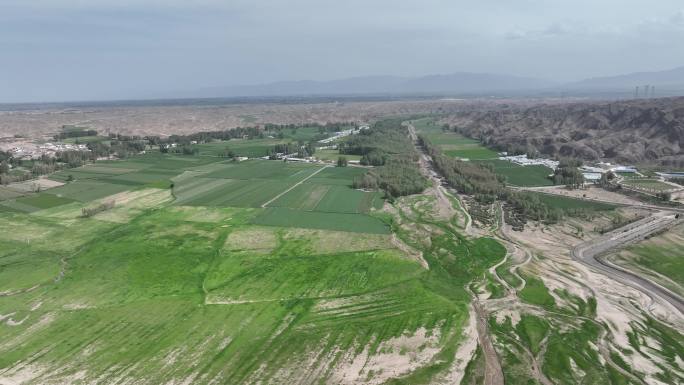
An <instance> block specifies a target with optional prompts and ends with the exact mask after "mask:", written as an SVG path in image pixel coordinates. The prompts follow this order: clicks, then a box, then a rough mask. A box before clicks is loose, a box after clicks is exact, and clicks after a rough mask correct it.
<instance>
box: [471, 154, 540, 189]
mask: <svg viewBox="0 0 684 385" xmlns="http://www.w3.org/2000/svg"><path fill="white" fill-rule="evenodd" d="M479 162H481V163H484V164H491V165H492V166H493V168H494V172H495V173H496V174H499V175H503V176H505V177H506V183H508V184H510V185H513V186H520V187H537V186H552V185H553V181H552V180H551V179H550V178H549V177H548V176H549V175H550V174H553V170H552V169H550V168H548V167H546V166H542V165H531V166H521V165H518V164H515V163H513V162H509V161H507V160H501V159H490V160H482V161H479Z"/></svg>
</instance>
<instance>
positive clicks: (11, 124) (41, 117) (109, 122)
mask: <svg viewBox="0 0 684 385" xmlns="http://www.w3.org/2000/svg"><path fill="white" fill-rule="evenodd" d="M502 102H505V101H504V100H502V101H496V103H502ZM492 103H494V102H491V101H485V100H474V99H473V100H438V99H434V100H394V101H349V102H325V103H322V102H315V101H314V102H311V103H259V102H254V103H230V102H229V101H224V102H221V101H217V102H215V104H214V105H208V104H206V102H205V104H198V105H192V102H189V104H187V105H173V104H171V103H167V104H166V105H164V104H163V103H161V104H159V105H143V104H140V103H139V104H135V103H134V102H133V103H131V104H130V105H116V104H106V103H104V104H97V105H92V106H88V107H82V106H66V105H65V106H54V105H44V106H41V105H37V106H35V107H32V108H30V109H26V108H21V109H20V108H19V107H17V108H16V109H15V110H12V108H11V106H3V107H4V110H2V109H0V137H6V140H7V141H14V140H16V139H14V138H12V137H13V136H14V135H15V134H18V135H22V136H24V137H30V138H36V137H39V136H41V135H45V134H50V133H54V132H57V131H59V129H60V128H61V127H62V125H80V126H87V127H91V128H94V129H96V130H98V131H99V132H100V133H101V134H105V135H106V134H109V133H121V134H127V135H158V136H168V135H171V134H188V133H192V132H197V131H209V130H224V129H229V128H234V127H239V126H243V127H244V126H254V125H259V124H264V123H274V124H289V123H296V124H299V123H321V124H324V123H327V122H349V121H356V122H370V121H373V120H376V119H378V118H380V117H383V116H388V115H402V114H424V113H434V112H442V113H445V112H452V111H453V112H455V111H460V110H464V109H467V108H473V107H474V106H485V105H490V104H492Z"/></svg>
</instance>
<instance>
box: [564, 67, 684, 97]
mask: <svg viewBox="0 0 684 385" xmlns="http://www.w3.org/2000/svg"><path fill="white" fill-rule="evenodd" d="M645 85H649V86H655V87H656V90H657V91H658V90H660V91H662V92H671V91H680V92H681V91H683V90H684V67H679V68H674V69H671V70H665V71H653V72H634V73H631V74H626V75H618V76H607V77H596V78H590V79H585V80H582V81H579V82H575V83H570V84H566V85H564V86H563V87H562V88H566V89H575V90H578V89H588V90H603V91H616V90H624V89H628V90H634V88H635V87H637V86H639V87H643V86H645ZM642 90H643V88H642Z"/></svg>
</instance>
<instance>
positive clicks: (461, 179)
mask: <svg viewBox="0 0 684 385" xmlns="http://www.w3.org/2000/svg"><path fill="white" fill-rule="evenodd" d="M418 139H419V142H420V144H421V145H422V146H423V147H424V148H425V150H426V152H427V153H428V154H429V155H430V156H431V157H432V160H433V162H434V165H435V168H436V169H437V171H438V172H439V173H441V174H442V175H443V176H444V178H445V179H446V181H447V183H449V185H450V186H452V187H453V188H455V189H456V190H457V191H458V192H459V193H461V194H466V195H472V196H474V197H475V199H476V200H477V201H478V202H481V203H492V202H494V201H495V200H497V199H499V200H502V201H505V202H507V203H508V204H510V205H511V207H512V208H513V209H514V210H515V211H516V212H517V213H518V214H520V215H522V216H524V217H526V218H530V219H533V220H537V221H545V222H555V221H558V220H560V219H561V218H562V217H563V216H564V215H566V214H569V215H581V214H584V213H585V211H584V210H581V209H567V210H563V209H560V208H555V207H551V206H549V205H548V204H546V203H545V202H544V201H543V200H542V199H541V198H540V197H539V196H538V195H537V194H532V193H527V192H519V191H513V190H510V189H506V181H505V178H504V177H502V176H500V175H497V174H496V173H494V171H493V169H492V167H491V165H487V164H478V163H475V162H464V161H461V160H458V159H455V158H451V157H449V156H446V155H444V154H443V153H442V151H441V149H439V147H437V146H435V145H433V144H432V143H431V142H430V140H429V139H428V138H427V137H425V136H419V138H418Z"/></svg>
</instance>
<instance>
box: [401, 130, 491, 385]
mask: <svg viewBox="0 0 684 385" xmlns="http://www.w3.org/2000/svg"><path fill="white" fill-rule="evenodd" d="M405 124H406V126H407V128H408V131H409V136H410V137H411V139H412V140H413V142H414V145H415V146H416V149H417V150H418V152H419V153H420V161H419V163H420V168H421V172H422V173H423V174H424V175H425V176H426V177H428V178H429V179H430V180H431V181H432V184H433V186H434V188H435V191H436V198H437V200H438V201H443V202H446V203H445V204H448V205H449V206H451V202H450V201H449V199H448V198H447V197H446V195H445V194H444V191H443V190H442V189H443V187H442V185H441V182H440V180H439V178H438V176H437V173H436V172H435V171H434V170H433V169H432V167H431V166H430V165H431V162H432V160H431V159H430V157H429V156H428V155H427V154H425V152H423V151H422V149H421V147H420V146H419V145H418V143H417V142H418V137H417V135H416V129H415V127H414V126H413V125H412V124H411V123H409V122H406V123H405ZM438 203H439V202H438ZM464 212H465V210H464ZM466 214H467V213H466ZM471 222H472V220H470V217H468V220H467V222H466V229H467V227H468V226H469V225H470V223H471ZM466 232H467V231H466ZM466 290H467V291H468V292H469V293H470V295H471V297H472V298H473V301H472V302H471V305H472V309H473V310H474V311H475V315H476V317H475V319H476V330H477V339H478V343H479V345H480V347H481V348H482V353H483V355H484V360H485V370H484V384H485V385H504V375H503V369H502V368H501V361H500V360H499V356H498V354H497V353H496V349H495V348H494V344H493V343H492V340H491V338H490V335H489V326H488V322H487V319H488V314H487V311H486V310H485V309H484V307H483V306H482V304H481V303H480V301H479V300H478V299H477V295H475V294H474V293H473V292H471V291H470V288H469V287H468V286H467V285H466Z"/></svg>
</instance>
